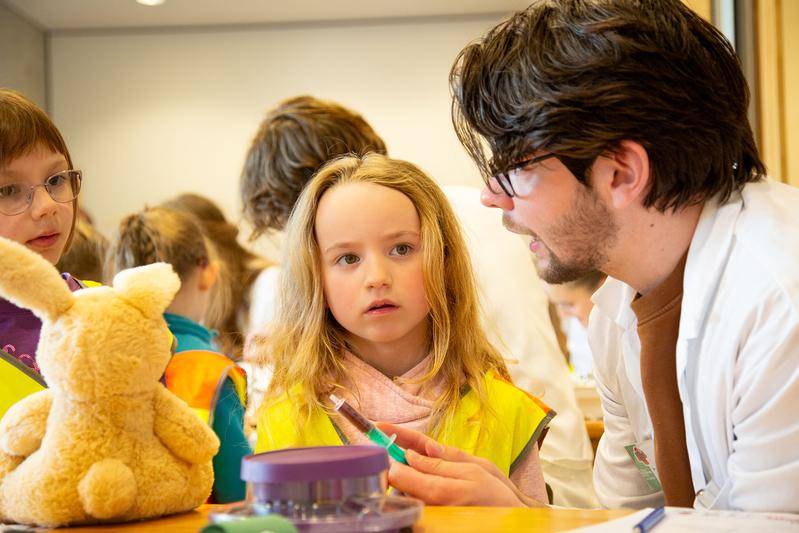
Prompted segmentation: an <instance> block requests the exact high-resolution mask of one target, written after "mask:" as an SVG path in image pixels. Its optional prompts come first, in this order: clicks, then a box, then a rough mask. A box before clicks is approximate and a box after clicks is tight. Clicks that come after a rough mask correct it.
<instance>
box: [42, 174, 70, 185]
mask: <svg viewBox="0 0 799 533" xmlns="http://www.w3.org/2000/svg"><path fill="white" fill-rule="evenodd" d="M65 181H67V178H66V176H64V175H63V174H60V173H59V174H53V175H52V176H50V177H49V178H47V185H49V186H50V187H60V186H61V185H63V184H64V182H65Z"/></svg>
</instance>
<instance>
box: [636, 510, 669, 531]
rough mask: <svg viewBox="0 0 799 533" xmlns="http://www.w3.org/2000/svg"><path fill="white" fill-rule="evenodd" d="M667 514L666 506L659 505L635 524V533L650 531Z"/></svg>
mask: <svg viewBox="0 0 799 533" xmlns="http://www.w3.org/2000/svg"><path fill="white" fill-rule="evenodd" d="M665 516H666V509H665V508H664V507H658V508H657V509H655V510H654V511H652V512H651V513H649V514H648V515H646V516H645V517H644V519H643V520H641V521H640V522H638V523H637V524H635V525H634V526H633V531H635V533H648V532H649V531H652V529H654V527H655V526H656V525H658V523H659V522H660V521H661V520H663V517H665Z"/></svg>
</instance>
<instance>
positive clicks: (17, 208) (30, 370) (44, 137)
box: [0, 88, 83, 416]
mask: <svg viewBox="0 0 799 533" xmlns="http://www.w3.org/2000/svg"><path fill="white" fill-rule="evenodd" d="M81 178H82V175H81V172H80V170H77V169H75V167H74V165H73V164H72V159H71V157H70V155H69V150H68V149H67V145H66V143H65V142H64V139H63V137H62V136H61V133H60V132H59V131H58V128H56V126H55V124H53V122H52V121H51V120H50V118H48V116H47V115H46V114H45V113H44V111H42V110H41V109H39V107H37V106H36V104H34V103H33V102H31V101H30V100H28V99H27V98H25V97H24V96H22V95H21V94H19V93H17V92H15V91H12V90H10V89H5V88H0V237H4V238H6V239H10V240H12V241H16V242H18V243H21V244H24V245H25V246H27V247H28V248H29V249H30V250H33V251H34V252H36V253H38V254H40V255H41V256H43V257H44V258H45V259H47V260H48V261H50V262H51V263H53V264H55V263H56V262H57V261H58V260H59V259H60V258H61V255H62V254H63V253H64V252H65V251H66V250H67V249H69V244H70V241H71V240H72V234H73V231H74V228H75V219H76V213H77V210H78V193H79V192H80V187H81ZM63 278H64V282H65V283H66V284H67V286H69V288H70V289H71V290H73V291H75V290H78V289H80V288H81V287H82V286H83V284H82V283H81V282H80V281H78V280H76V279H74V278H73V277H72V276H70V275H69V274H64V275H63ZM41 326H42V323H41V321H40V320H39V319H38V318H37V317H36V316H35V315H34V314H33V313H32V312H31V311H29V310H27V309H22V308H20V307H17V306H16V305H14V304H12V303H11V302H9V301H7V300H5V299H2V298H0V383H2V384H3V386H2V387H0V416H2V415H3V414H4V413H5V411H6V410H7V409H8V408H9V407H10V406H11V405H13V404H14V403H15V402H16V401H19V400H20V399H22V398H23V397H24V396H26V395H27V394H30V393H32V392H35V390H36V389H37V388H38V389H40V388H42V387H44V386H45V383H44V380H43V379H42V378H41V376H40V375H39V368H38V366H37V365H36V347H37V345H38V343H39V332H40V330H41Z"/></svg>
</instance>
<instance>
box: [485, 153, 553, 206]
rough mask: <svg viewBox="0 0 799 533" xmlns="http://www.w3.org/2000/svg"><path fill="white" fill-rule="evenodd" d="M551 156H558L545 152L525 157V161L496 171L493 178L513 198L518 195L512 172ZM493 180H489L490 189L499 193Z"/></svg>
mask: <svg viewBox="0 0 799 533" xmlns="http://www.w3.org/2000/svg"><path fill="white" fill-rule="evenodd" d="M551 157H557V156H556V155H555V154H544V155H539V156H537V157H531V158H530V159H525V160H524V161H519V162H518V163H514V164H513V166H511V167H510V168H508V169H506V170H501V171H498V172H497V173H495V174H494V175H493V176H492V178H493V179H494V180H496V181H497V183H498V184H499V186H500V188H501V189H502V191H501V192H504V193H505V194H507V195H508V196H510V197H511V198H512V197H514V196H516V191H515V190H514V188H513V183H512V182H511V176H510V175H511V174H513V173H514V172H516V171H517V170H520V169H523V168H525V167H529V166H530V165H534V164H536V163H540V162H541V161H546V160H547V159H549V158H551ZM492 181H493V180H492V179H489V180H488V189H489V190H490V191H491V192H493V193H494V194H499V193H500V191H497V190H494V187H493V186H492V185H491V182H492Z"/></svg>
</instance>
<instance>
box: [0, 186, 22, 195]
mask: <svg viewBox="0 0 799 533" xmlns="http://www.w3.org/2000/svg"><path fill="white" fill-rule="evenodd" d="M20 190H21V188H20V186H19V185H17V184H16V183H12V184H11V185H3V186H2V187H0V198H11V197H14V196H18V195H19V193H20Z"/></svg>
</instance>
